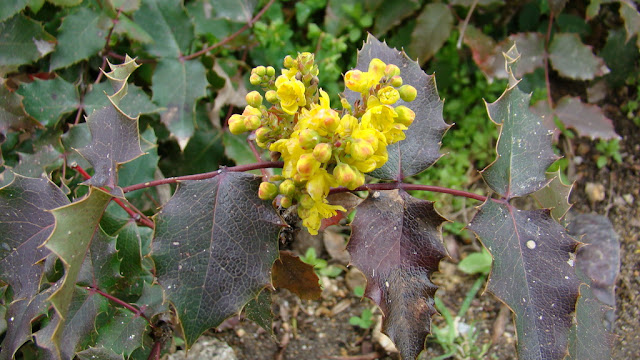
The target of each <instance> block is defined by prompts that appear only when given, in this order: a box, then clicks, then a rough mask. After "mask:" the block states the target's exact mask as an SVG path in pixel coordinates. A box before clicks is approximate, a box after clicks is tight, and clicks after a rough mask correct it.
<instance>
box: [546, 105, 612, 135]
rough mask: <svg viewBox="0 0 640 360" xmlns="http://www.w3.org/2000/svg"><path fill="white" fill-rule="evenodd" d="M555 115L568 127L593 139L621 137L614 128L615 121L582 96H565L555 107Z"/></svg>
mask: <svg viewBox="0 0 640 360" xmlns="http://www.w3.org/2000/svg"><path fill="white" fill-rule="evenodd" d="M554 113H555V115H556V116H557V117H558V118H559V119H560V121H562V123H563V124H564V125H565V126H566V127H568V128H573V129H575V130H576V131H577V132H578V134H580V135H581V136H588V137H590V138H591V139H603V140H611V139H620V136H619V135H618V134H616V131H615V129H614V128H613V122H612V121H611V119H609V118H607V117H606V116H605V115H604V113H603V111H602V109H600V108H599V107H598V106H596V105H591V104H585V103H583V102H582V101H581V100H580V98H577V97H571V96H565V97H563V98H562V99H560V101H558V104H557V105H556V108H555V112H554Z"/></svg>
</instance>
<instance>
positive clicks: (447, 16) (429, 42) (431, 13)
mask: <svg viewBox="0 0 640 360" xmlns="http://www.w3.org/2000/svg"><path fill="white" fill-rule="evenodd" d="M452 27H453V15H451V10H450V9H449V7H448V6H447V5H446V4H443V3H433V4H427V6H425V7H424V9H423V10H422V12H421V13H420V15H418V17H417V19H416V27H415V28H414V29H413V32H412V33H411V44H410V45H409V53H410V54H413V55H416V56H417V58H418V60H419V61H420V64H423V65H424V63H426V62H427V60H429V59H430V58H431V57H432V56H433V55H434V54H435V53H436V52H438V50H439V49H440V48H441V47H442V44H444V42H445V41H447V39H448V38H449V34H450V33H451V29H452Z"/></svg>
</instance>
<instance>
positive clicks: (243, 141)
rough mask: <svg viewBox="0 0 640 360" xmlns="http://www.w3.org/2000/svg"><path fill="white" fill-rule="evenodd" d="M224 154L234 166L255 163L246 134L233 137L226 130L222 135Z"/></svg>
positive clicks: (233, 135)
mask: <svg viewBox="0 0 640 360" xmlns="http://www.w3.org/2000/svg"><path fill="white" fill-rule="evenodd" d="M222 142H223V144H224V154H225V155H226V156H227V157H228V158H229V159H231V160H233V161H234V162H235V163H236V165H246V164H251V163H254V162H256V156H255V155H254V154H253V152H252V151H251V148H250V147H249V143H248V142H247V134H239V135H235V134H232V133H231V132H229V131H228V130H227V129H225V130H224V132H223V133H222Z"/></svg>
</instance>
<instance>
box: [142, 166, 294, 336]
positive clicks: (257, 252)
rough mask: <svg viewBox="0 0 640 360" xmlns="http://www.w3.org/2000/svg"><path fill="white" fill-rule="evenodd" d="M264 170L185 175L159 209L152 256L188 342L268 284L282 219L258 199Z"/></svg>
mask: <svg viewBox="0 0 640 360" xmlns="http://www.w3.org/2000/svg"><path fill="white" fill-rule="evenodd" d="M260 182H261V179H260V177H257V176H253V175H249V174H243V173H233V172H228V173H227V172H223V173H221V174H220V175H218V176H216V177H214V178H211V179H207V180H198V181H184V182H181V183H180V184H179V186H178V189H177V190H176V192H175V194H174V195H173V197H172V198H171V200H169V202H168V203H167V204H165V206H164V207H163V208H162V210H161V211H160V212H159V213H158V214H156V215H155V217H154V220H155V223H156V229H155V238H154V239H153V243H152V258H153V260H154V261H155V264H156V276H157V278H158V282H159V283H160V285H162V287H163V288H164V290H165V294H166V297H167V299H168V300H169V301H171V302H172V303H173V304H174V306H175V308H176V313H177V315H178V317H179V319H180V324H181V326H182V329H183V333H184V336H185V342H186V345H187V347H191V345H193V344H194V343H195V341H196V340H197V339H198V337H199V336H200V335H201V334H202V333H203V332H204V331H205V330H207V329H209V328H211V327H215V326H218V325H219V324H220V323H222V321H224V320H225V319H226V318H228V317H230V316H232V315H234V314H237V313H239V312H240V310H241V309H242V307H244V306H245V304H246V303H248V302H249V301H251V299H253V298H255V297H256V296H257V295H258V293H259V292H260V291H261V290H262V289H263V288H264V287H265V286H267V285H269V284H270V283H271V267H272V265H273V262H274V261H275V259H276V258H277V257H278V234H279V232H280V229H281V227H282V226H284V224H283V222H282V220H281V219H280V218H279V216H278V215H277V214H276V212H275V210H274V208H273V206H272V205H271V203H270V202H267V201H262V200H260V199H259V198H258V195H257V191H258V187H259V185H260Z"/></svg>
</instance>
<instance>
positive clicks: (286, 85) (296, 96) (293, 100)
mask: <svg viewBox="0 0 640 360" xmlns="http://www.w3.org/2000/svg"><path fill="white" fill-rule="evenodd" d="M276 88H277V89H278V90H277V91H276V93H277V94H278V98H279V99H280V106H282V110H284V112H286V113H287V114H289V115H293V114H295V113H296V111H298V107H300V106H305V105H306V104H307V99H306V98H305V95H304V92H305V88H304V84H303V83H302V82H301V81H300V80H296V79H295V78H289V77H288V76H287V75H280V76H278V78H277V79H276Z"/></svg>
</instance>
